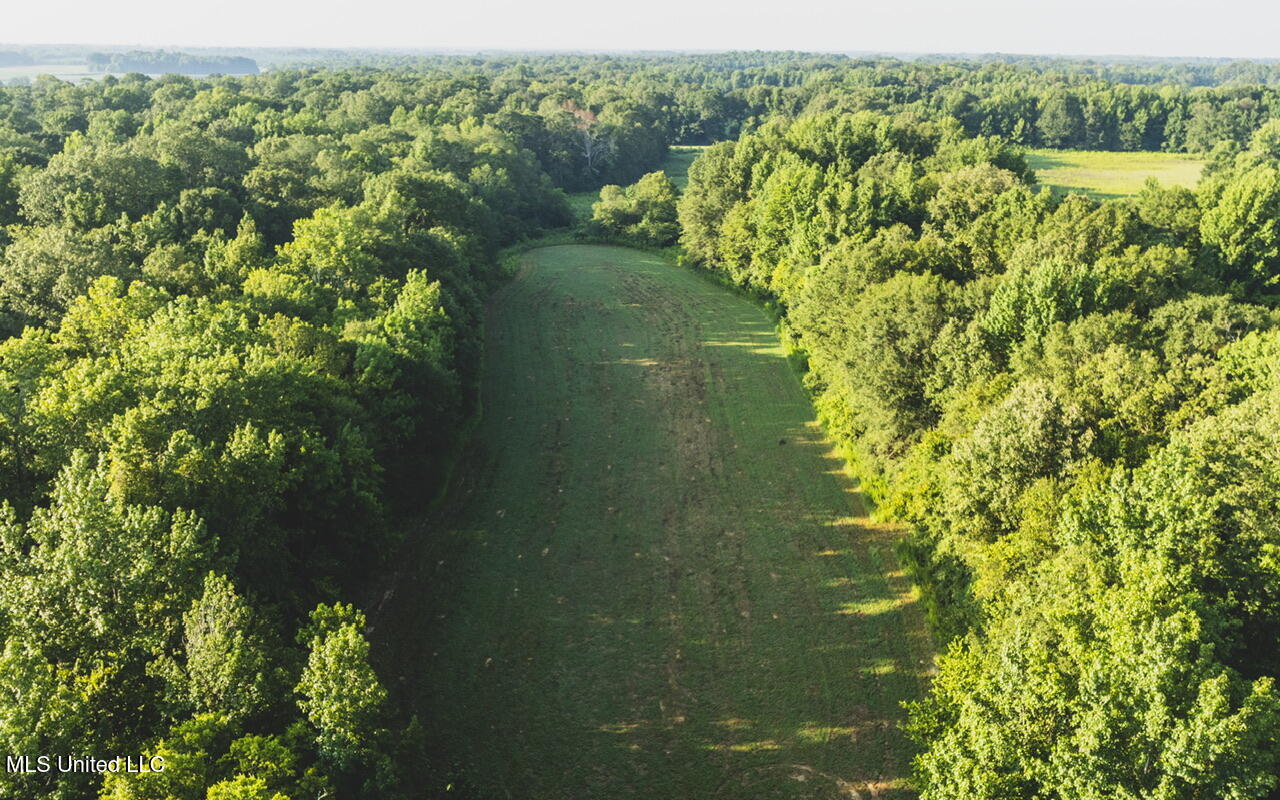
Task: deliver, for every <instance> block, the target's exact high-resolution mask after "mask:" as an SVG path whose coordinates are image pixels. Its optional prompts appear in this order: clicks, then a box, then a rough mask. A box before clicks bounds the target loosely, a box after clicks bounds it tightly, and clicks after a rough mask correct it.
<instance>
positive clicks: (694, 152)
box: [569, 144, 707, 222]
mask: <svg viewBox="0 0 1280 800" xmlns="http://www.w3.org/2000/svg"><path fill="white" fill-rule="evenodd" d="M706 149H707V148H706V147H705V146H704V145H694V144H677V145H672V146H671V147H670V148H669V149H668V150H667V157H666V158H665V159H663V161H662V166H660V167H658V169H659V170H661V171H662V172H665V173H666V174H667V177H668V178H670V179H671V182H672V183H674V184H675V185H676V188H677V189H679V190H680V191H682V192H683V191H684V187H685V186H687V185H688V183H689V165H690V164H692V163H693V160H694V159H695V158H697V157H698V154H699V153H701V152H702V151H703V150H706ZM599 199H600V190H598V189H592V190H591V191H588V192H570V193H569V208H570V209H571V210H572V211H573V216H574V218H575V219H577V220H578V221H579V222H586V221H587V220H589V219H591V207H592V206H593V205H595V203H596V201H597V200H599Z"/></svg>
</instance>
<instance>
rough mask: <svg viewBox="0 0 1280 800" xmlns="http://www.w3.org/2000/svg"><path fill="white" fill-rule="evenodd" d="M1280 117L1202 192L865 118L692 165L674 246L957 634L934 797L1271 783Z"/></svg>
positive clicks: (1215, 788)
mask: <svg viewBox="0 0 1280 800" xmlns="http://www.w3.org/2000/svg"><path fill="white" fill-rule="evenodd" d="M1277 142H1280V122H1277V121H1271V122H1268V123H1266V124H1265V125H1263V126H1262V127H1261V128H1259V129H1258V130H1257V131H1256V132H1255V133H1254V134H1253V136H1252V137H1251V139H1250V141H1249V144H1248V146H1247V147H1246V148H1245V149H1244V150H1243V152H1241V153H1239V154H1238V155H1237V156H1235V157H1234V158H1231V159H1220V160H1219V161H1217V162H1215V164H1214V165H1213V166H1212V168H1211V170H1210V172H1209V174H1208V175H1207V176H1206V178H1205V179H1204V180H1203V182H1202V183H1201V185H1200V186H1199V187H1198V188H1197V189H1195V190H1194V191H1193V190H1188V189H1181V188H1167V187H1161V186H1159V185H1157V184H1155V183H1150V184H1148V186H1147V188H1146V189H1145V190H1144V191H1143V192H1142V193H1141V195H1140V196H1138V197H1136V198H1133V199H1130V200H1123V201H1111V202H1105V203H1100V202H1096V201H1093V200H1091V199H1088V198H1086V197H1084V196H1082V195H1071V196H1068V197H1065V198H1055V197H1054V196H1053V195H1052V194H1051V193H1050V192H1049V191H1048V190H1037V189H1036V187H1035V186H1034V184H1033V183H1032V182H1031V175H1030V174H1029V172H1028V170H1027V168H1026V166H1025V163H1024V162H1023V160H1022V158H1021V156H1020V155H1019V153H1018V151H1017V149H1016V148H1013V147H1011V146H1010V145H1009V143H1008V142H1007V140H1004V139H1001V138H991V137H971V136H969V135H968V133H967V130H966V128H965V126H964V124H963V123H962V122H960V121H957V120H940V121H928V120H920V119H919V118H915V117H911V116H906V115H886V114H878V113H873V112H860V113H855V114H845V113H821V114H813V115H807V116H801V117H799V118H797V119H795V120H793V121H788V120H777V121H774V122H771V123H769V124H766V125H764V126H762V127H761V128H759V129H758V130H757V131H755V132H754V133H751V134H748V135H746V136H743V137H741V138H740V139H738V140H736V141H733V142H725V143H721V144H717V145H714V146H712V147H711V148H709V149H708V150H706V151H705V152H704V154H703V155H702V156H700V157H699V158H698V160H697V161H695V162H694V164H693V166H692V168H691V171H690V175H689V185H688V189H687V191H686V193H685V194H684V196H683V197H682V199H681V201H680V205H679V218H680V222H681V225H682V229H683V232H682V242H683V244H684V247H685V249H686V253H687V256H688V257H689V258H690V259H691V260H693V261H695V262H696V263H699V264H701V265H703V266H704V267H705V268H708V269H712V270H716V271H718V272H722V273H723V274H725V275H726V276H727V277H729V278H731V279H732V280H734V281H736V282H737V283H739V284H741V285H743V286H745V287H749V288H751V289H753V290H755V291H758V292H760V293H762V294H764V295H767V296H769V297H771V298H774V299H776V301H777V302H778V304H779V305H780V307H781V309H782V310H783V314H784V316H783V324H784V330H785V331H786V333H787V336H788V337H789V339H790V340H791V342H792V344H793V346H794V347H795V348H796V349H797V350H798V351H799V352H800V353H802V354H803V355H805V356H806V357H807V362H808V372H807V375H806V383H807V385H808V386H809V388H810V389H811V390H812V392H813V394H814V397H815V399H816V404H817V407H818V410H819V413H820V416H821V418H822V420H823V422H824V424H825V425H826V427H827V430H829V431H831V432H832V433H833V434H834V435H836V436H837V438H838V440H839V441H840V442H841V444H842V446H843V448H844V449H845V451H846V452H847V454H848V455H849V456H850V458H851V460H852V462H853V463H854V464H855V465H856V467H857V469H858V471H859V473H860V475H861V479H862V484H863V487H864V489H865V490H867V491H868V492H869V493H870V494H871V495H872V497H873V498H874V499H875V501H876V502H877V504H878V509H879V510H878V513H879V514H881V515H883V516H885V517H888V518H893V519H897V520H901V521H904V522H906V523H908V524H909V526H910V528H911V530H912V531H913V534H912V536H911V539H910V540H909V541H908V542H907V543H906V545H905V546H904V548H903V556H904V558H905V559H906V561H907V562H908V563H909V565H910V566H911V568H912V571H913V572H914V575H915V578H916V580H917V582H918V583H919V584H920V586H921V588H922V591H923V594H924V598H925V601H926V604H927V607H928V610H929V612H930V617H931V620H932V623H933V627H934V630H935V633H936V634H937V635H938V638H939V639H940V640H941V641H942V642H944V643H947V646H946V648H945V655H944V656H943V657H942V659H941V662H940V667H939V672H938V674H937V676H936V677H935V679H934V681H933V688H932V690H931V692H930V693H929V695H928V696H927V697H926V698H925V699H924V700H922V701H920V702H919V703H917V704H916V705H915V706H914V708H913V709H912V713H911V727H912V732H913V734H914V736H915V737H916V738H917V740H918V742H919V745H920V747H921V754H920V756H919V757H918V759H917V762H916V771H915V775H916V782H917V785H918V786H919V788H920V789H921V795H922V797H924V798H928V799H936V800H942V799H943V798H947V799H948V800H952V799H954V798H968V799H970V800H978V799H980V798H991V800H996V798H1005V799H1007V798H1050V797H1052V798H1068V797H1070V798H1079V797H1093V798H1103V797H1107V798H1116V797H1128V798H1139V797H1141V798H1192V797H1214V798H1236V799H1238V800H1245V798H1253V799H1255V800H1256V798H1263V797H1267V796H1270V793H1271V792H1273V791H1274V790H1275V789H1276V787H1277V782H1278V778H1277V776H1278V775H1280V745H1278V744H1277V742H1278V741H1280V739H1278V734H1280V695H1278V694H1277V690H1276V686H1275V678H1276V676H1277V674H1278V673H1280V602H1278V601H1280V571H1278V570H1277V568H1276V567H1277V562H1276V553H1277V552H1280V550H1278V548H1280V527H1277V523H1276V515H1275V509H1276V508H1277V507H1280V469H1278V468H1277V463H1276V460H1275V457H1274V454H1275V451H1276V448H1277V445H1280V424H1278V420H1280V415H1278V414H1277V408H1278V405H1277V403H1278V401H1280V383H1278V382H1277V376H1278V374H1280V373H1277V371H1276V369H1275V364H1276V363H1277V361H1276V358H1277V355H1280V328H1277V322H1280V315H1278V314H1277V311H1276V305H1277V300H1278V299H1280V294H1278V292H1277V288H1276V285H1277V282H1278V281H1280V248H1278V247H1277V234H1280V230H1278V229H1277V224H1278V223H1277V220H1278V219H1280V145H1278V144H1277Z"/></svg>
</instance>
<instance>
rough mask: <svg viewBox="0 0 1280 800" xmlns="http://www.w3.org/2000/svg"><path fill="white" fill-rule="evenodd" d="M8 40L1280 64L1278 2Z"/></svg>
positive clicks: (146, 7) (891, 5) (967, 1)
mask: <svg viewBox="0 0 1280 800" xmlns="http://www.w3.org/2000/svg"><path fill="white" fill-rule="evenodd" d="M2 5H3V6H7V7H4V8H3V10H0V42H5V43H15V44H37V43H75V44H137V45H144V46H150V47H155V46H169V47H173V46H181V45H188V46H222V47H235V46H242V47H253V46H282V45H289V46H307V47H423V48H451V49H457V48H462V49H481V48H483V49H538V50H571V49H590V50H678V49H683V50H727V49H769V50H775V49H790V50H818V51H836V52H838V51H879V52H924V53H936V52H951V53H956V52H966V53H986V52H1004V53H1061V54H1079V55H1090V54H1112V55H1114V54H1132V55H1168V56H1228V57H1236V58H1280V2H1277V0H1271V2H1265V1H1264V0H1210V1H1208V2H1206V1H1205V0H1198V1H1197V2H1190V1H1189V0H1070V1H1069V2H1068V1H1067V0H1045V1H1044V2H1036V1H1035V0H1024V1H1023V2H1014V0H876V2H866V1H865V0H844V2H835V1H833V0H780V1H775V2H761V0H755V1H754V2H752V0H740V1H739V2H732V0H639V1H637V0H623V1H622V2H617V1H616V0H614V1H613V2H610V1H609V0H541V1H540V2H539V1H537V0H443V1H442V0H418V1H417V2H415V1H414V0H343V1H342V2H339V0H305V1H303V0H202V2H198V3H197V2H185V3H184V2H182V1H181V0H114V1H112V0H97V1H96V2H85V0H79V1H78V2H72V1H69V0H4V2H3V3H2Z"/></svg>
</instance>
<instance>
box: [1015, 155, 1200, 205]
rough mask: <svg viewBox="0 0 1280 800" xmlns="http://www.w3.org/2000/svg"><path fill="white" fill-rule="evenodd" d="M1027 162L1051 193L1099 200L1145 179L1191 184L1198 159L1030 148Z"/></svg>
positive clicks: (1136, 188) (1133, 189)
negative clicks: (1076, 193) (1049, 188)
mask: <svg viewBox="0 0 1280 800" xmlns="http://www.w3.org/2000/svg"><path fill="white" fill-rule="evenodd" d="M1026 158H1027V164H1028V166H1030V167H1031V168H1032V169H1033V170H1035V172H1036V177H1037V178H1038V179H1039V181H1040V183H1041V184H1043V185H1045V186H1049V187H1052V188H1053V190H1054V191H1055V192H1062V193H1066V192H1083V193H1084V194H1087V195H1090V196H1091V197H1095V198H1098V199H1099V200H1108V199H1112V198H1116V197H1127V196H1130V195H1135V194H1137V193H1138V192H1140V191H1142V185H1143V184H1144V183H1145V182H1146V180H1147V178H1155V179H1156V180H1158V181H1160V183H1162V184H1164V185H1165V186H1185V187H1188V188H1191V187H1194V186H1195V185H1196V183H1197V182H1198V181H1199V180H1200V171H1201V170H1202V169H1203V168H1204V161H1203V160H1202V159H1198V158H1193V157H1191V156H1188V155H1184V154H1181V153H1113V152H1103V151H1092V150H1030V151H1028V152H1027V154H1026Z"/></svg>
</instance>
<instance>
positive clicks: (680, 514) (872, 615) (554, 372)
mask: <svg viewBox="0 0 1280 800" xmlns="http://www.w3.org/2000/svg"><path fill="white" fill-rule="evenodd" d="M486 331H487V336H486V356H485V358H486V361H485V369H484V376H483V389H482V393H483V404H484V418H483V420H482V421H481V424H480V426H479V429H478V432H477V435H476V438H475V440H474V442H473V444H472V446H471V448H470V452H469V455H468V456H467V462H466V463H464V464H463V465H462V467H460V469H459V475H460V480H459V482H457V483H456V484H455V485H454V486H453V487H452V488H451V491H450V494H449V497H448V500H447V501H446V503H445V506H446V507H445V508H444V509H443V510H442V511H441V518H440V519H439V520H438V521H437V522H436V523H435V524H434V526H433V528H432V532H431V533H430V535H429V536H428V537H425V539H424V541H426V542H427V548H428V550H427V552H424V553H422V554H421V557H420V558H417V559H414V564H415V566H410V567H408V568H407V569H406V572H405V574H404V575H403V578H402V580H401V582H400V585H399V588H398V589H397V591H396V593H395V595H394V597H393V599H392V600H391V602H390V603H389V606H388V611H387V613H386V615H385V617H384V620H383V621H380V622H379V624H378V634H379V637H380V638H384V640H386V641H395V642H397V644H396V647H395V649H396V651H397V653H398V654H399V656H400V657H399V658H398V659H397V663H401V664H404V665H405V666H403V667H402V668H401V672H402V674H401V675H400V676H399V677H400V678H401V680H400V681H399V682H398V685H399V686H401V687H403V690H404V691H406V692H407V693H408V694H410V695H411V696H412V697H411V699H412V701H413V702H414V704H415V706H416V707H417V708H418V709H419V713H420V715H421V718H422V719H423V720H424V721H425V722H426V723H427V729H428V731H429V744H430V750H431V752H432V754H433V757H434V760H435V764H434V767H435V769H437V770H438V772H439V774H441V776H442V777H441V782H442V784H443V783H446V782H449V783H452V784H453V789H452V791H453V792H454V793H455V794H456V796H461V797H467V796H473V797H503V796H510V797H522V798H557V799H558V798H565V797H575V798H585V797H599V798H624V797H705V798H738V797H753V798H770V797H787V798H837V797H840V798H846V800H847V798H849V797H851V796H852V795H851V794H850V792H851V791H856V792H858V793H859V794H860V796H861V797H863V798H869V797H878V798H885V799H886V800H887V799H889V798H906V797H911V796H913V795H912V793H911V791H910V789H909V788H908V786H907V783H906V778H907V775H908V771H909V762H910V757H911V754H912V752H913V749H912V747H911V745H910V743H909V742H908V741H907V739H906V737H905V736H904V734H903V733H902V732H901V730H900V729H899V724H900V723H901V722H902V720H903V719H904V716H905V714H904V711H903V709H902V708H901V702H902V701H903V700H907V699H911V698H915V697H919V696H920V694H921V693H922V692H923V690H924V688H925V685H926V683H927V679H928V677H927V676H928V672H929V670H930V669H931V665H932V652H933V651H932V645H931V642H930V639H929V635H928V632H927V630H926V628H925V623H924V617H923V614H922V611H921V608H920V607H919V603H918V597H917V595H916V592H915V590H914V588H913V587H912V586H911V584H910V582H909V581H908V579H907V578H906V576H905V575H904V574H903V572H902V570H901V569H900V567H899V566H898V562H897V559H896V557H895V555H894V551H893V544H894V542H895V541H896V539H897V537H898V535H899V532H898V531H897V530H895V529H893V528H891V527H888V526H884V525H879V524H876V523H873V522H871V521H870V520H868V519H867V517H866V512H865V507H864V504H863V500H862V498H861V496H860V494H859V493H858V491H857V488H856V486H855V485H854V483H853V482H852V481H851V480H850V478H849V477H848V476H847V474H846V472H845V470H844V468H843V463H842V462H841V461H840V460H839V459H838V458H837V457H836V456H835V454H834V453H833V452H832V448H831V445H830V443H829V442H828V441H827V440H826V439H825V438H824V436H823V435H822V432H821V430H820V429H819V427H818V425H817V423H816V421H815V419H814V413H813V409H812V407H811V405H810V404H809V402H808V399H807V397H806V396H805V393H804V390H803V389H802V388H801V386H800V384H799V381H798V380H797V378H796V376H795V374H794V372H793V371H792V368H791V366H790V365H789V363H788V361H787V358H786V355H785V353H784V352H783V350H782V348H781V346H780V345H779V342H778V338H777V335H776V333H775V330H774V327H773V324H772V322H771V321H770V319H769V317H768V316H767V315H766V314H765V313H764V312H763V311H762V310H760V309H759V308H758V307H756V306H755V305H754V304H752V303H751V302H750V301H749V300H747V299H745V298H742V297H740V296H737V295H735V294H733V293H731V292H728V291H726V290H725V289H723V288H721V287H719V286H716V285H714V284H713V283H712V282H710V281H707V280H705V279H703V278H701V277H700V276H698V275H697V274H695V273H693V272H691V271H688V270H683V269H680V268H677V267H675V266H673V265H671V264H670V263H669V262H667V261H665V260H663V259H661V258H660V257H658V256H654V255H650V254H647V253H643V252H640V251H636V250H631V249H626V248H620V247H610V246H594V245H564V246H555V247H546V248H541V249H537V250H533V251H531V252H529V253H528V254H526V255H525V256H524V261H523V266H522V269H521V272H520V274H519V275H518V276H517V277H516V279H515V280H514V281H512V282H511V283H510V284H509V285H508V286H506V287H505V288H504V289H502V290H501V291H500V292H499V293H498V294H497V295H496V296H495V297H494V299H493V301H492V302H491V305H490V309H489V313H488V318H487V322H486ZM424 610H429V611H430V612H431V614H429V615H428V614H426V613H424ZM437 788H443V787H437ZM450 796H454V795H450Z"/></svg>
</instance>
